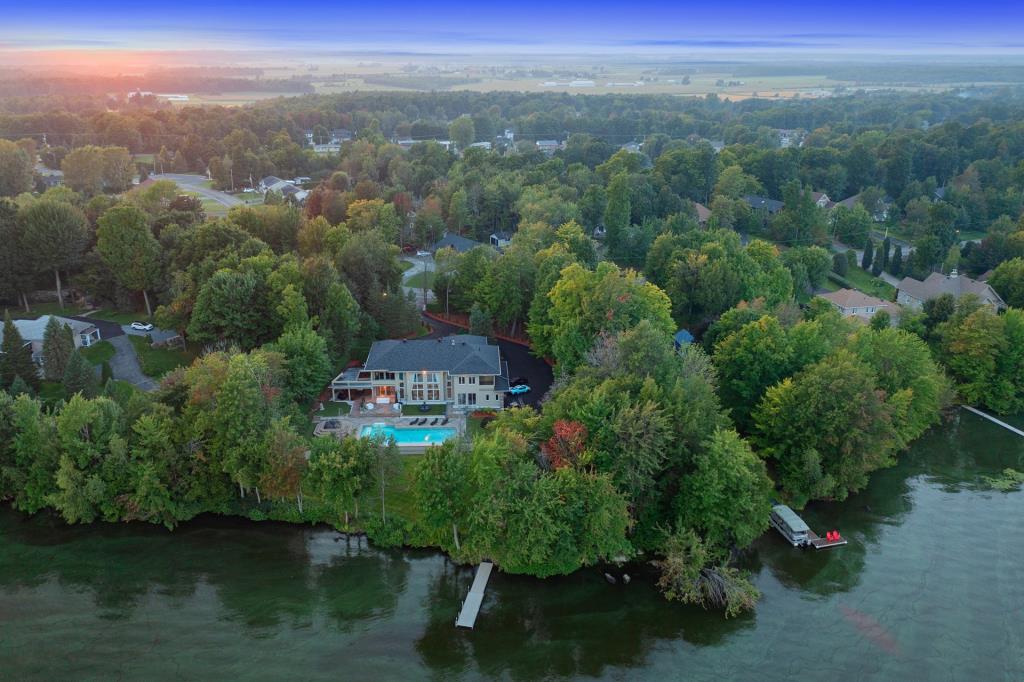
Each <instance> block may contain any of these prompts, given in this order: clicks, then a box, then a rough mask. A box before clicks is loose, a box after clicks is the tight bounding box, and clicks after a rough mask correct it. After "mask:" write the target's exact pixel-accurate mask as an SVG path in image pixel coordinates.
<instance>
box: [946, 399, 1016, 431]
mask: <svg viewBox="0 0 1024 682" xmlns="http://www.w3.org/2000/svg"><path fill="white" fill-rule="evenodd" d="M960 407H962V408H964V409H965V410H967V411H968V412H973V413H974V414H976V415H978V416H979V417H984V418H985V419H987V420H989V421H990V422H992V423H993V424H998V425H999V426H1002V427H1003V428H1004V429H1006V430H1008V431H1011V432H1013V433H1016V434H1017V435H1018V436H1024V431H1021V430H1020V429H1018V428H1017V427H1015V426H1010V425H1009V424H1007V423H1006V422H1004V421H1000V420H998V419H996V418H995V417H993V416H992V415H990V414H985V413H984V412H982V411H981V410H979V409H977V408H974V407H971V406H970V405H961V406H960Z"/></svg>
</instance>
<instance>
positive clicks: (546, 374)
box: [423, 317, 554, 407]
mask: <svg viewBox="0 0 1024 682" xmlns="http://www.w3.org/2000/svg"><path fill="white" fill-rule="evenodd" d="M423 323H424V324H426V325H429V326H430V327H431V328H433V330H434V333H433V334H430V335H429V336H428V337H427V338H435V339H436V338H438V337H441V336H448V335H450V334H465V333H466V330H465V329H462V328H461V327H456V326H454V325H450V324H446V323H444V322H438V321H437V320H432V319H430V318H428V317H424V318H423ZM498 348H499V349H501V357H502V359H504V360H505V362H507V363H508V372H509V379H511V378H513V377H522V378H523V380H524V381H525V383H526V384H527V385H528V386H529V387H530V392H529V393H527V394H526V395H522V396H515V397H516V398H517V399H522V401H523V403H525V404H527V405H533V406H535V407H536V406H537V405H539V404H540V402H541V400H542V399H544V398H545V397H546V394H547V392H548V390H549V389H550V388H551V382H552V381H554V373H553V372H552V370H551V366H550V365H548V363H546V362H544V360H542V359H541V358H538V357H536V356H534V355H533V354H532V353H531V352H530V349H529V348H527V347H526V346H520V345H519V344H518V343H512V342H511V341H502V340H501V339H498ZM510 397H511V396H510Z"/></svg>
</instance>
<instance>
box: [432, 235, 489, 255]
mask: <svg viewBox="0 0 1024 682" xmlns="http://www.w3.org/2000/svg"><path fill="white" fill-rule="evenodd" d="M478 246H483V244H482V243H481V242H478V241H475V240H473V239H467V238H466V237H463V236H460V235H457V234H448V233H447V232H445V233H444V236H443V237H441V239H439V240H438V242H437V243H436V244H434V251H439V250H441V249H444V248H452V249H455V250H456V251H457V252H458V253H466V252H467V251H470V250H472V249H475V248H476V247H478Z"/></svg>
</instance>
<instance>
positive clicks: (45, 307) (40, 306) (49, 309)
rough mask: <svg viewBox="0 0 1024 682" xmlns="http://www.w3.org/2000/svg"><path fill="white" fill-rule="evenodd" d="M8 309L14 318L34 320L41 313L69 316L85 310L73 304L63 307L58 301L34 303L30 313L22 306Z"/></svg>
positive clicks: (79, 313)
mask: <svg viewBox="0 0 1024 682" xmlns="http://www.w3.org/2000/svg"><path fill="white" fill-rule="evenodd" d="M7 310H9V311H10V313H11V319H12V320H34V319H36V318H37V317H39V316H40V315H61V316H63V317H67V316H69V315H81V314H82V313H83V312H84V310H83V309H82V308H79V307H77V306H72V305H68V306H65V307H63V308H61V307H60V304H58V303H57V302H56V301H55V302H53V303H33V304H32V312H28V313H26V312H25V309H24V308H22V307H21V306H17V307H10V308H7Z"/></svg>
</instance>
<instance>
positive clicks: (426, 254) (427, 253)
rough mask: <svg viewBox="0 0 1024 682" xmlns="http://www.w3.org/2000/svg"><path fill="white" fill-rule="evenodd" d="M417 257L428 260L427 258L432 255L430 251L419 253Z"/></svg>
mask: <svg viewBox="0 0 1024 682" xmlns="http://www.w3.org/2000/svg"><path fill="white" fill-rule="evenodd" d="M416 255H417V256H419V257H420V258H426V257H427V256H429V255H430V252H429V251H417V252H416Z"/></svg>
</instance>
